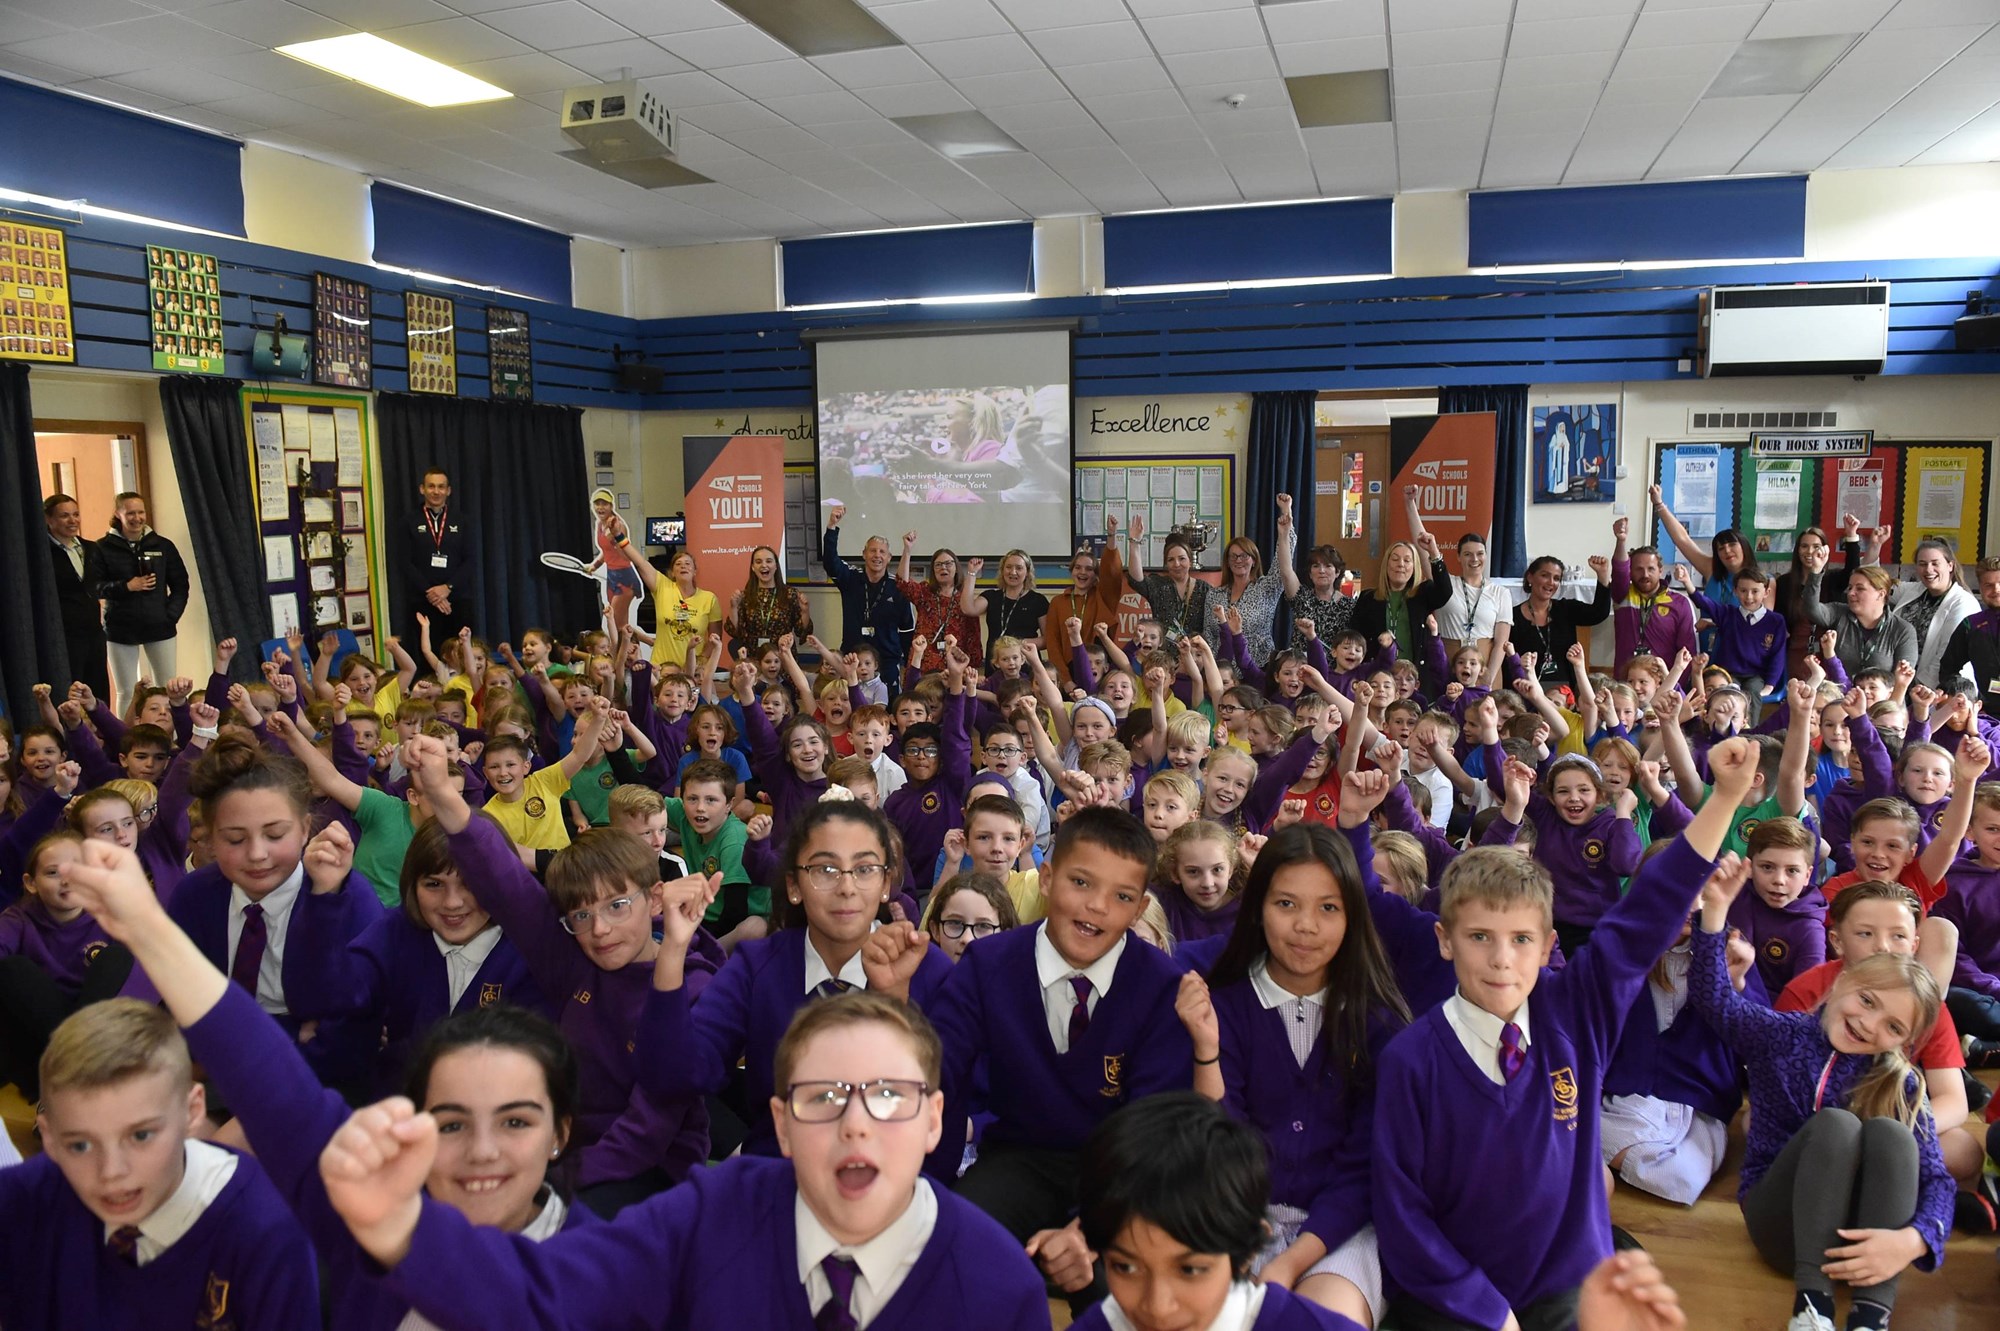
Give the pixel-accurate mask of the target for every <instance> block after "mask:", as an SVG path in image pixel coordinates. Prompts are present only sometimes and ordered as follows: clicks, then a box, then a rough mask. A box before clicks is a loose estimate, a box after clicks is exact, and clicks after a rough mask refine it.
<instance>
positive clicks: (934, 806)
mask: <svg viewBox="0 0 2000 1331" xmlns="http://www.w3.org/2000/svg"><path fill="white" fill-rule="evenodd" d="M919 807H921V808H922V809H923V811H924V812H925V813H936V812H937V811H938V796H937V792H936V791H935V790H933V791H930V792H929V793H927V794H926V795H925V796H924V798H923V803H922V804H921V805H920V806H919Z"/></svg>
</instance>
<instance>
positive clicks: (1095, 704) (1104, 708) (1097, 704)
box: [1069, 698, 1118, 730]
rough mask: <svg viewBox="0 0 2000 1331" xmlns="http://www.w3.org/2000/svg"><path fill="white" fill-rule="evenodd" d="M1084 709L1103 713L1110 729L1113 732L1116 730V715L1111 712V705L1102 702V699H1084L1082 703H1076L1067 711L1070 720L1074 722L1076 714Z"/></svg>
mask: <svg viewBox="0 0 2000 1331" xmlns="http://www.w3.org/2000/svg"><path fill="white" fill-rule="evenodd" d="M1086 707H1088V708H1091V709H1092V710H1094V711H1099V712H1102V713H1104V719H1105V720H1106V721H1109V722H1110V723H1111V726H1112V729H1114V730H1115V729H1117V727H1118V713H1116V712H1114V711H1112V710H1111V704H1110V703H1108V702H1106V701H1104V699H1102V698H1085V699H1084V700H1083V701H1081V702H1079V703H1077V705H1076V706H1074V707H1072V708H1070V709H1069V714H1070V717H1071V719H1072V720H1074V719H1075V717H1076V714H1077V713H1078V712H1080V711H1082V710H1083V709H1084V708H1086Z"/></svg>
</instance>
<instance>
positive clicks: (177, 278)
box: [146, 245, 223, 374]
mask: <svg viewBox="0 0 2000 1331" xmlns="http://www.w3.org/2000/svg"><path fill="white" fill-rule="evenodd" d="M146 294H147V296H148V297H149V303H150V304H151V306H152V319H153V368H154V369H156V370H171V371H174V372H176V373H180V374H221V373H222V369H223V366H222V277H221V273H220V271H219V270H218V268H217V266H216V262H215V256H214V255H213V254H196V253H194V252H193V251H192V250H175V249H168V248H167V247H166V246H164V245H148V246H147V247H146Z"/></svg>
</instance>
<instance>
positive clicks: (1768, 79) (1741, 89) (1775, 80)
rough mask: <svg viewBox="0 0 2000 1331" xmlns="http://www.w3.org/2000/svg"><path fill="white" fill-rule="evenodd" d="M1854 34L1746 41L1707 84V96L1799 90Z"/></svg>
mask: <svg viewBox="0 0 2000 1331" xmlns="http://www.w3.org/2000/svg"><path fill="white" fill-rule="evenodd" d="M1856 40H1857V38H1856V37H1855V35H1854V34H1853V33H1851V32H1843V33H1832V34H1828V35H1824V36H1818V37H1765V38H1761V39H1759V40H1757V41H1754V42H1745V43H1743V44H1742V45H1741V46H1739V47H1737V48H1736V54H1735V55H1733V56H1730V57H1729V63H1728V64H1726V65H1724V66H1723V67H1722V72H1721V73H1720V74H1717V75H1716V76H1715V82H1713V83H1711V84H1709V85H1708V91H1707V92H1706V93H1704V94H1703V96H1706V97H1770V96H1780V95H1786V94H1797V93H1802V92H1804V91H1805V90H1806V89H1808V88H1810V87H1812V86H1813V84H1815V83H1818V82H1819V81H1820V78H1821V76H1823V75H1824V74H1825V73H1826V71H1827V70H1829V69H1832V68H1833V65H1834V62H1835V61H1837V60H1839V59H1840V57H1841V56H1843V55H1845V54H1847V50H1848V48H1849V47H1851V46H1853V45H1854V43H1855V41H1856Z"/></svg>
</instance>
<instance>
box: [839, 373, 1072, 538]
mask: <svg viewBox="0 0 2000 1331" xmlns="http://www.w3.org/2000/svg"><path fill="white" fill-rule="evenodd" d="M819 468H820V477H819V487H820V494H821V495H823V496H829V497H834V498H838V499H839V500H840V501H841V502H843V503H845V504H846V505H847V506H848V508H849V510H850V511H851V513H852V515H853V518H854V519H855V520H856V530H873V529H875V527H876V526H879V527H880V528H881V529H882V530H883V531H885V532H887V531H894V532H901V531H904V530H907V529H910V528H915V529H917V530H919V531H920V532H923V533H924V534H925V535H927V536H935V537H936V538H938V539H949V541H951V542H952V543H953V544H955V545H956V546H958V547H960V548H965V549H970V550H985V549H988V548H991V549H993V550H995V551H998V550H1004V549H1008V548H1011V547H1013V546H1016V545H1021V544H1023V539H1022V537H1023V534H1024V533H1025V532H1027V531H1029V530H1030V526H1031V524H1032V525H1033V526H1034V527H1036V528H1038V527H1039V525H1040V523H1039V522H1038V519H1039V518H1041V517H1044V516H1046V517H1049V518H1053V519H1054V520H1056V521H1063V520H1064V519H1065V518H1066V516H1067V514H1068V511H1069V502H1070V443H1069V385H1067V384H1042V385H1038V386H1034V387H1020V388H1008V387H988V388H902V389H893V390H887V391H881V392H850V393H833V394H829V395H827V396H824V397H822V398H821V399H820V412H819ZM1002 504H1007V505H1021V504H1025V505H1030V506H1034V505H1041V506H1045V507H1044V508H1043V510H1042V511H1041V512H1040V513H1037V512H1036V511H1035V510H1034V509H1033V508H1030V509H1028V510H1025V511H1024V510H1020V509H1015V510H1013V511H1011V512H1007V513H1002V512H1000V511H998V510H997V507H996V506H998V505H1002ZM933 505H973V506H979V507H977V508H973V509H965V508H961V509H958V510H956V511H953V512H949V513H947V514H943V515H936V516H928V517H927V516H926V515H923V514H921V513H920V512H918V510H921V509H924V508H928V507H930V506H933ZM981 509H984V510H985V511H980V510H981ZM871 523H872V524H873V525H869V524H871ZM1010 529H1011V532H1012V534H1009V531H1010ZM1044 535H1045V536H1046V537H1047V539H1046V540H1043V539H1041V537H1042V536H1044ZM1066 536H1067V532H1066V530H1065V531H1063V532H1055V531H1050V532H1048V533H1039V534H1037V535H1036V536H1035V537H1034V538H1033V539H1035V540H1036V543H1037V544H1046V545H1048V547H1049V548H1050V549H1051V550H1059V549H1060V548H1061V546H1062V545H1063V544H1064V543H1065V539H1066Z"/></svg>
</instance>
